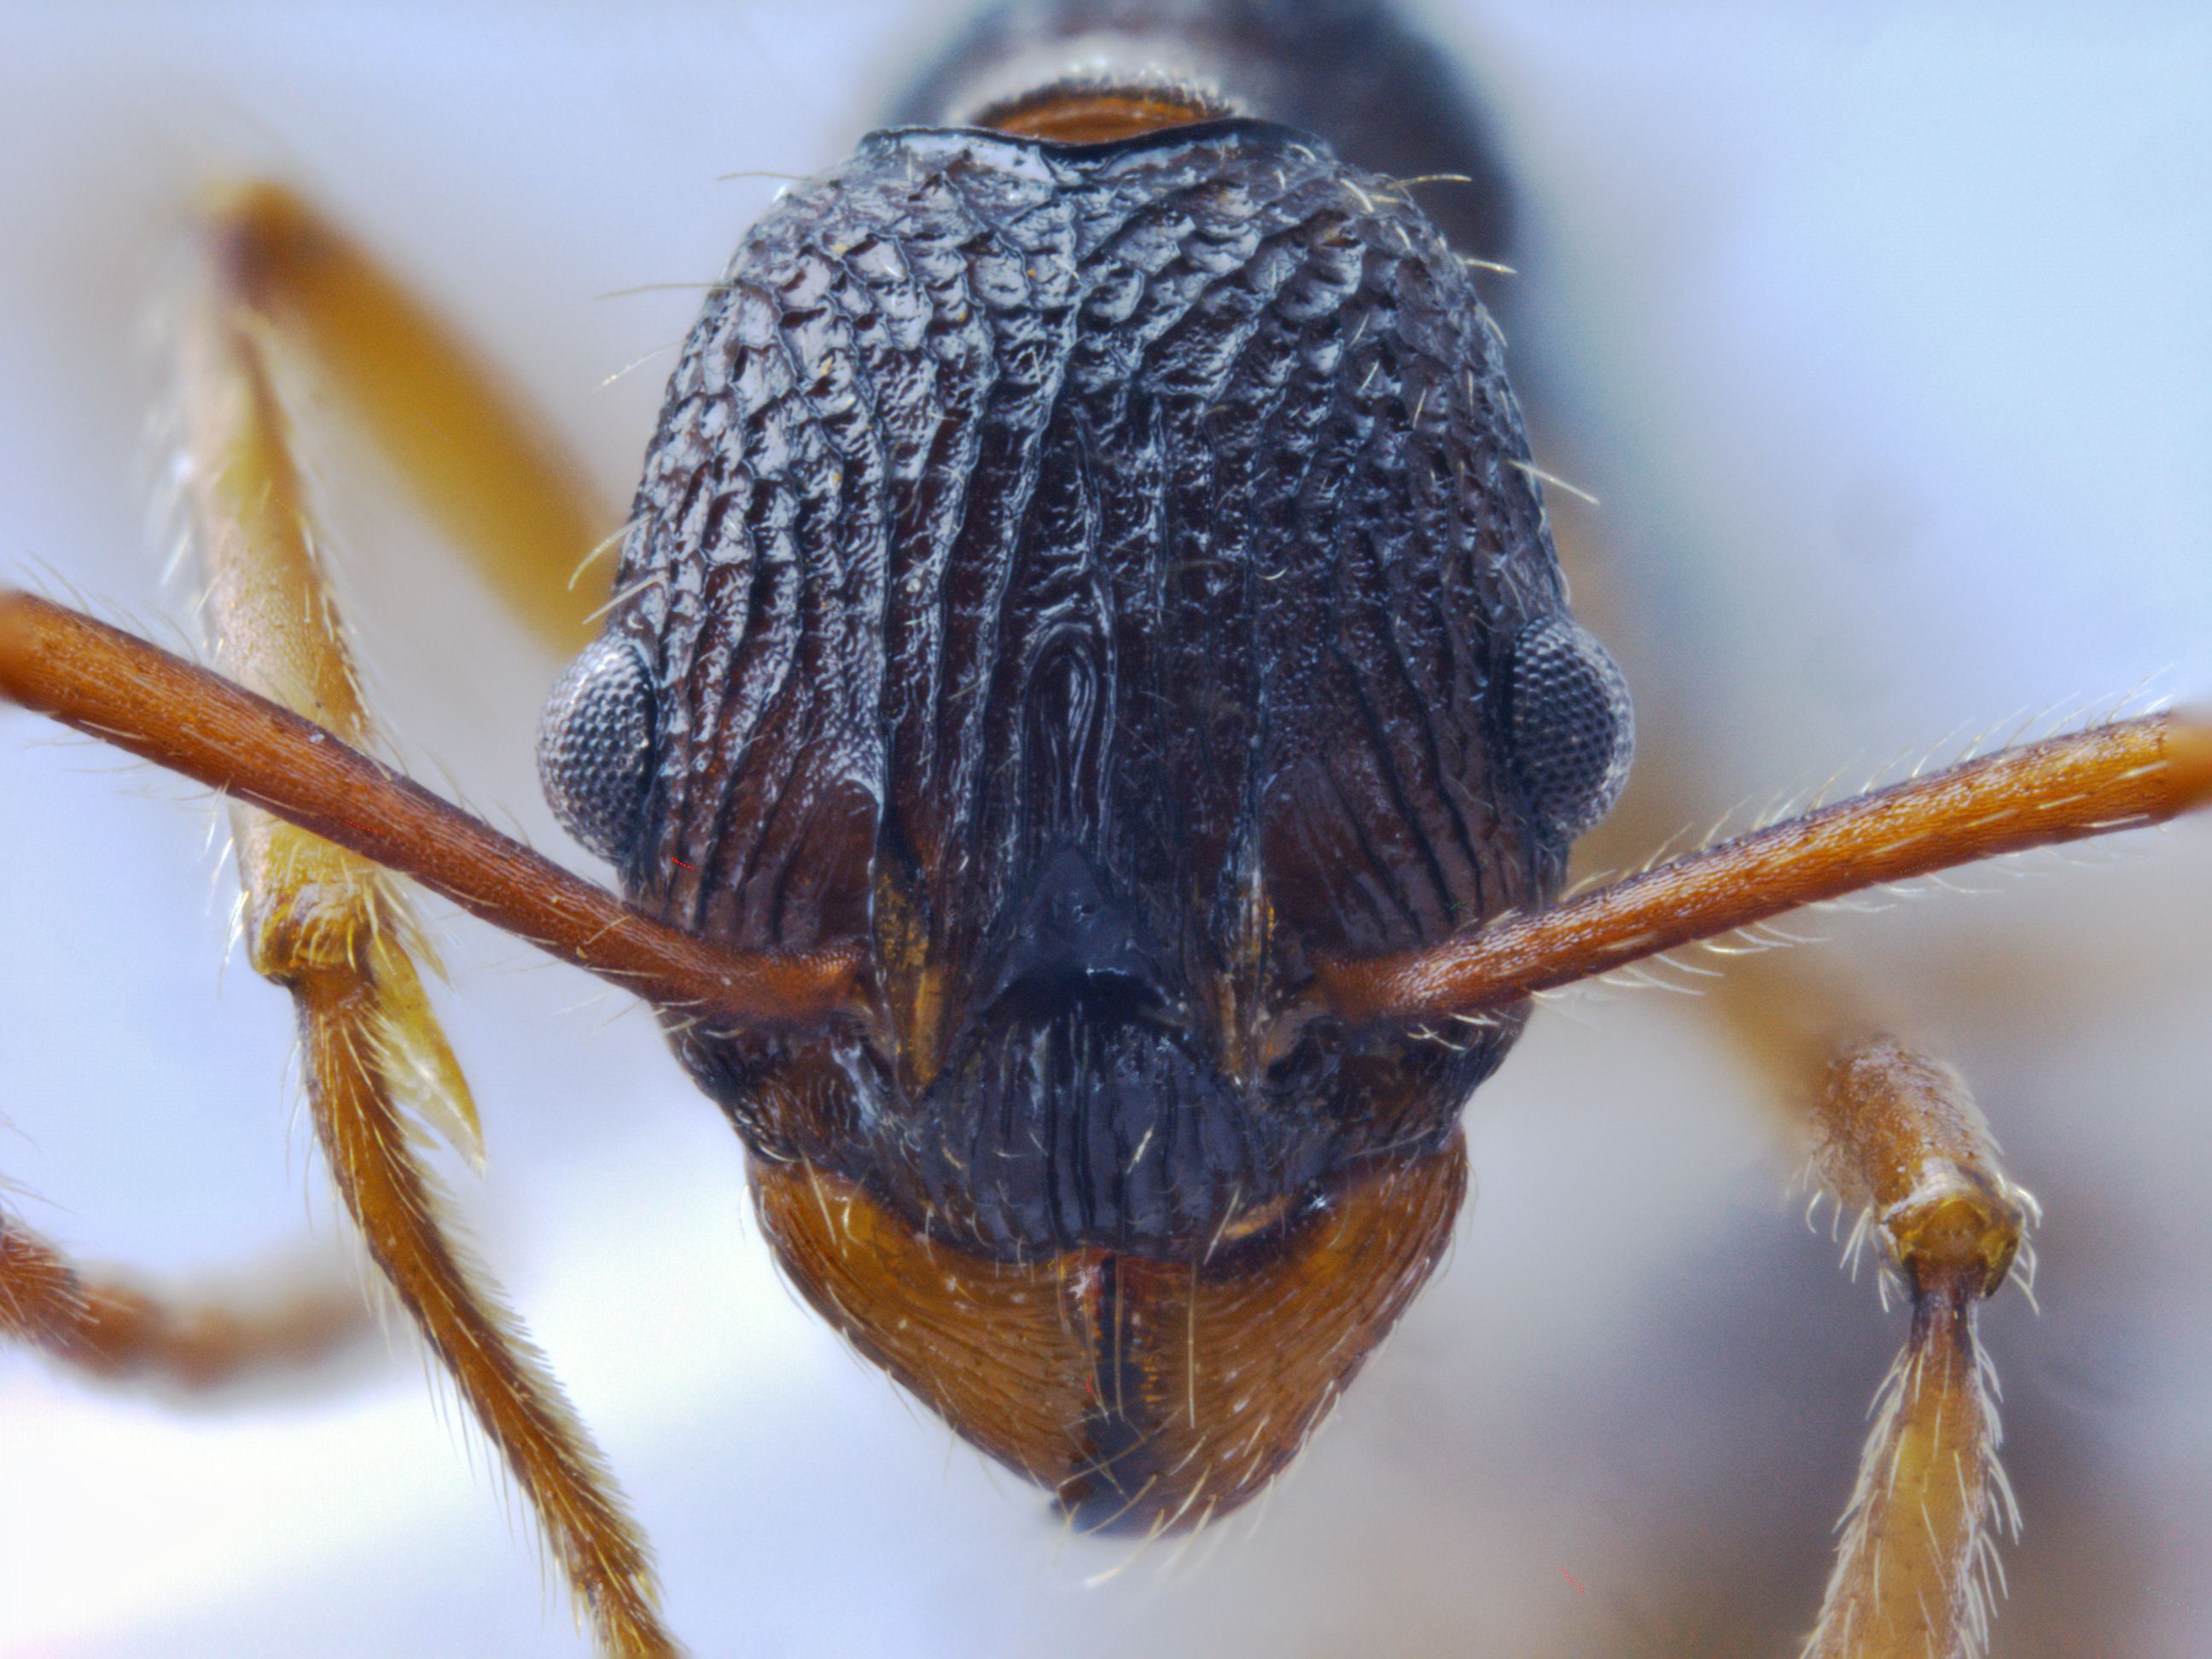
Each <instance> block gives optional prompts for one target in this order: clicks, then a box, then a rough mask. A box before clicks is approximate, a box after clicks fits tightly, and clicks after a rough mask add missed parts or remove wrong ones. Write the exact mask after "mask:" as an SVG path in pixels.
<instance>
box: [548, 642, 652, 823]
mask: <svg viewBox="0 0 2212 1659" xmlns="http://www.w3.org/2000/svg"><path fill="white" fill-rule="evenodd" d="M652 773H653V671H652V670H651V669H650V668H649V667H648V666H647V664H646V660H645V653H643V652H642V651H641V650H640V649H639V648H638V647H636V646H635V644H633V643H632V642H631V641H629V640H626V639H617V638H609V637H606V636H604V635H603V636H601V637H600V638H599V639H596V640H594V641H592V642H591V644H589V645H587V646H586V647H584V649H583V650H582V652H581V653H579V655H578V656H577V658H576V659H575V660H574V662H572V663H570V664H569V665H568V669H567V671H565V672H564V673H562V676H561V678H559V679H558V680H557V681H556V682H555V683H554V686H553V691H552V695H551V696H548V697H547V698H546V699H545V713H544V715H543V717H542V718H541V719H540V720H539V722H538V781H539V783H540V784H541V785H542V786H543V787H544V790H545V799H546V800H547V801H548V802H549V803H550V805H552V808H553V816H554V817H556V818H558V819H560V820H561V827H562V829H566V830H567V831H568V833H569V834H570V835H572V836H574V837H575V838H576V839H577V840H578V841H580V842H582V843H583V844H584V845H585V846H586V847H588V848H591V850H592V852H594V853H597V854H599V856H600V857H601V858H603V859H606V860H610V861H611V862H613V863H616V864H620V863H622V862H623V860H626V859H627V858H628V857H629V854H630V851H631V848H633V846H634V845H635V842H636V840H637V832H638V827H639V820H640V819H641V817H642V816H643V814H644V811H645V797H646V792H647V788H648V787H649V786H650V785H651V782H652Z"/></svg>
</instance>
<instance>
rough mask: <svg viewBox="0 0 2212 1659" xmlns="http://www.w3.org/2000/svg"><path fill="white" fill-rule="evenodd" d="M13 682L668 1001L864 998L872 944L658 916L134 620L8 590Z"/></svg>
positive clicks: (738, 1003) (2, 622)
mask: <svg viewBox="0 0 2212 1659" xmlns="http://www.w3.org/2000/svg"><path fill="white" fill-rule="evenodd" d="M0 698H5V699H6V700H8V701H9V702H19V703H21V704H22V705H23V706H24V707H25V708H31V709H34V710H36V711H37V712H38V713H40V714H47V715H51V716H52V718H54V719H55V720H59V721H61V722H62V723H63V724H64V725H65V726H74V727H75V728H76V730H78V731H80V732H85V733H87V734H88V735H89V736H92V737H95V738H100V739H102V740H103V741H105V742H107V743H112V744H115V745H116V746H118V748H122V749H125V750H130V752H131V753H132V754H134V755H137V756H139V757H142V758H143V759H146V760H149V761H152V762H153V763H155V765H157V766H163V767H167V769H169V770H171V771H173V772H180V773H182V774H184V775H185V776H186V777H189V778H193V779H196V780H197V781H199V782H202V783H204V784H208V785H210V786H212V787H215V788H217V789H220V790H222V791H224V792H225V793H228V794H232V795H235V796H236V797H238V798H239V799H241V800H245V801H248V802H251V803H252V805H256V806H259V807H262V808H264V809H266V810H267V811H270V812H273V813H275V814H276V816H277V817H281V818H283V819H285V820H287V821H288V822H289V823H295V824H298V825H299V826H300V827H301V829H306V830H308V831H310V832H312V833H313V834H315V835H318V836H322V837H323V838H324V839H325V840H326V841H331V842H336V843H337V845H339V846H341V847H343V848H348V849H349V851H352V852H355V853H358V854H361V855H362V857H363V858H368V859H373V860H375V861H376V862H377V863H379V864H380V865H382V866H385V867H386V869H389V870H392V871H395V872H398V873H399V874H401V875H404V876H410V877H412V878H414V879H415V880H416V881H418V882H420V883H422V885H423V886H425V887H427V888H428V889H429V890H431V891H432V892H434V893H437V894H440V895H442V896H444V897H446V898H448V899H451V900H452V901H453V902H454V903H455V904H458V905H459V906H460V907H461V908H463V909H464V910H466V911H467V912H468V913H469V914H470V915H473V916H477V917H479V918H481V919H482V920H483V921H489V922H490V923H491V924H492V925H493V926H494V927H501V928H504V929H505V930H506V931H507V932H508V933H513V934H514V935H515V936H516V937H518V938H520V939H526V940H528V941H529V942H530V943H531V944H532V945H537V946H538V948H539V949H540V950H542V951H547V952H549V953H550V954H551V955H553V956H556V957H562V958H563V959H564V960H566V961H568V962H573V963H575V964H576V965H577V966H578V967H580V968H585V969H590V970H591V971H592V973H595V974H598V975H600V976H601V977H603V978H605V979H610V980H612V981H616V982H617V984H620V985H621V986H623V988H625V989H626V990H629V991H633V992H635V993H636V994H638V995H639V996H641V997H643V998H645V999H646V1000H647V1001H649V1002H653V1003H655V1004H658V1005H659V1006H663V1007H677V1008H682V1009H684V1011H686V1012H696V1013H698V1014H700V1015H702V1016H705V1017H707V1018H713V1019H720V1020H727V1021H733V1022H738V1023H742V1024H776V1025H797V1024H817V1023H819V1022H821V1021H823V1020H824V1019H827V1018H829V1017H831V1016H833V1015H835V1014H836V1013H839V1012H843V1011H846V1010H849V1009H853V1008H854V1007H856V1006H858V983H857V981H858V975H859V972H860V952H859V951H856V950H847V951H822V952H817V953H815V954H812V955H809V956H801V957H783V956H772V955H767V954H757V955H756V954H748V953H745V952H742V951H726V950H723V949H721V948H720V947H719V946H716V945H710V944H708V943H707V942H706V941H705V940H703V939H696V938H695V937H693V936H692V935H690V934H689V933H679V932H678V931H677V930H676V929H674V928H672V927H665V926H664V925H663V924H661V923H659V922H657V921H653V919H652V918H650V917H648V916H645V915H641V914H639V913H638V912H637V911H635V910H634V909H632V908H630V907H629V905H627V904H625V903H623V901H622V900H621V899H620V898H618V897H617V896H615V895H614V894H612V893H610V892H608V891H607V890H605V888H602V887H597V886H594V885H593V884H592V883H590V882H587V881H586V880H584V879H582V878H580V877H578V876H574V875H572V874H570V873H569V872H568V871H566V870H563V869H562V868H561V866H558V865H556V864H555V863H554V862H553V861H552V860H550V859H547V858H545V857H544V856H543V855H542V854H538V853H534V852H532V851H531V849H530V848H527V847H525V846H524V845H522V843H521V842H517V841H514V840H512V839H510V838H509V837H507V836H502V835H501V834H500V833H499V831H497V830H496V829H493V828H491V826H490V825H489V824H486V823H481V822H479V821H478V820H477V819H476V818H473V817H470V816H469V815H468V814H467V813H465V812H464V811H460V810H459V808H458V807H455V806H453V805H449V804H448V803H447V802H445V801H443V800H441V799H438V797H437V796H435V795H434V794H432V793H430V792H429V791H428V790H427V789H424V788H423V787H422V786H421V785H419V784H417V783H415V782H413V781H411V780H410V779H408V778H406V777H404V776H402V775H400V774H398V772H395V771H393V770H392V769H391V768H390V767H387V766H384V765H381V764H380V763H377V762H375V761H373V760H371V759H369V758H368V757H367V756H366V755H363V754H362V753H361V752H360V751H359V750H354V749H350V748H349V747H347V746H346V744H343V743H342V742H340V741H339V740H338V739H337V738H336V737H334V736H332V735H331V733H330V732H325V731H324V730H323V729H322V728H321V727H320V726H317V725H315V724H314V723H313V721H311V720H301V718H300V717H299V716H298V715H296V714H291V713H289V712H288V711H287V710H285V709H283V708H279V707H278V706H277V705H276V704H275V703H273V702H270V701H269V700H268V699H267V698H265V697H259V696H255V695H254V694H253V693H252V692H251V691H247V690H243V689H241V688H240V687H239V686H235V685H233V684H231V683H230V682H229V681H228V680H226V679H224V678H222V677H221V676H220V675H217V674H212V673H210V672H209V671H207V670H206V669H204V668H198V667H195V666H194V665H192V664H191V663H188V662H185V660H184V659H181V658H179V657H175V656H172V655H171V654H170V653H167V652H166V651H163V650H161V649H159V648H158V647H155V646H151V645H149V644H148V643H146V641H143V640H141V639H137V638H135V637H134V636H132V635H129V634H126V633H124V632H123V631H122V630H120V629H114V628H110V627H108V626H107V625H106V623H98V622H94V620H93V619H92V618H91V617H86V616H83V615H82V614H80V613H79V612H77V611H70V610H69V609H67V608H65V607H64V606H61V605H55V604H52V602H51V601H48V600H46V599H38V598H36V597H34V596H33V595H31V594H28V593H22V592H8V591H0Z"/></svg>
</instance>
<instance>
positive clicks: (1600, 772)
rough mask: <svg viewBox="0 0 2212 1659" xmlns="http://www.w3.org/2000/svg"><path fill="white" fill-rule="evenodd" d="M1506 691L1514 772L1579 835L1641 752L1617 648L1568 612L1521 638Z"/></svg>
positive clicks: (1544, 808)
mask: <svg viewBox="0 0 2212 1659" xmlns="http://www.w3.org/2000/svg"><path fill="white" fill-rule="evenodd" d="M1505 697H1506V711H1507V712H1506V729H1507V732H1508V734H1509V738H1510V747H1511V750H1512V756H1513V771H1514V775H1515V776H1516V777H1517V778H1518V779H1519V780H1520V781H1521V785H1522V788H1523V789H1524V790H1525V791H1526V792H1527V794H1528V805H1529V806H1530V808H1531V810H1533V811H1534V813H1535V815H1536V817H1538V818H1539V819H1540V820H1541V822H1543V823H1547V824H1548V825H1550V826H1551V827H1552V829H1553V833H1555V834H1556V835H1558V836H1559V837H1560V838H1561V839H1562V840H1572V839H1573V838H1574V837H1575V836H1579V835H1580V834H1582V832H1583V830H1585V829H1589V827H1590V826H1591V825H1592V824H1594V823H1596V822H1597V821H1598V820H1599V819H1600V818H1601V817H1604V816H1605V815H1606V813H1607V811H1610V810H1611V809H1612V806H1613V802H1614V801H1616V800H1618V799H1620V791H1621V788H1622V787H1623V786H1624V785H1626V783H1627V781H1628V765H1629V762H1630V760H1631V759H1632V757H1633V756H1634V754H1635V751H1636V723H1635V718H1634V716H1633V714H1632V712H1631V710H1630V706H1629V702H1628V684H1627V682H1626V681H1625V680H1624V679H1622V678H1621V677H1620V667H1619V665H1616V664H1615V663H1614V661H1613V657H1612V654H1611V653H1608V652H1607V650H1606V648H1605V647H1603V646H1602V645H1600V644H1599V643H1598V642H1597V641H1596V639H1595V637H1593V636H1592V635H1591V634H1590V633H1589V630H1588V629H1584V628H1583V627H1582V626H1581V625H1580V624H1579V623H1577V622H1576V621H1575V619H1574V618H1573V617H1570V616H1568V615H1566V614H1565V612H1564V611H1562V612H1559V613H1558V614H1556V615H1553V616H1549V617H1544V618H1543V619H1542V620H1541V621H1540V622H1536V623H1531V624H1530V625H1529V626H1528V627H1527V628H1525V629H1522V631H1521V632H1520V634H1519V635H1517V636H1516V638H1515V639H1514V641H1513V644H1512V647H1511V649H1510V652H1509V653H1508V656H1507V666H1506V684H1505Z"/></svg>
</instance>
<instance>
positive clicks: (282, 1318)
mask: <svg viewBox="0 0 2212 1659" xmlns="http://www.w3.org/2000/svg"><path fill="white" fill-rule="evenodd" d="M370 1328H371V1322H370V1320H369V1318H368V1307H367V1304H364V1303H363V1302H362V1298H361V1297H360V1296H359V1294H357V1293H356V1291H354V1289H353V1288H352V1287H351V1286H350V1285H343V1286H341V1285H327V1284H326V1285H315V1286H302V1287H300V1288H297V1289H294V1290H290V1291H280V1292H278V1293H276V1294H271V1295H267V1296H264V1297H256V1298H252V1299H248V1300H241V1301H237V1302H229V1301H215V1300H187V1299H184V1298H179V1297H165V1296H160V1295H157V1294H155V1292H153V1291H150V1290H148V1289H146V1288H144V1287H143V1286H140V1285H136V1284H133V1283H131V1282H130V1281H129V1280H128V1279H124V1278H121V1277H118V1276H116V1275H112V1274H105V1273H88V1272H86V1271H84V1270H83V1269H82V1268H79V1267H76V1265H75V1264H74V1263H73V1262H71V1261H69V1260H68V1259H67V1258H66V1257H64V1255H62V1254H61V1252H60V1251H58V1250H57V1249H55V1248H54V1247H53V1246H52V1245H51V1244H49V1243H47V1242H46V1240H45V1239H43V1238H40V1237H39V1236H38V1235H37V1234H35V1233H33V1232H32V1231H30V1230H29V1229H28V1228H27V1227H24V1226H23V1225H21V1224H20V1223H18V1222H16V1221H15V1220H13V1219H12V1218H9V1216H8V1215H7V1214H6V1213H5V1212H0V1337H10V1338H13V1339H15V1340H17V1341H19V1342H27V1343H28V1344H30V1345H31V1346H33V1347H35V1348H38V1349H40V1350H42V1351H43V1352H46V1353H48V1354H51V1355H52V1356H53V1357H54V1358H57V1359H59V1360H61V1361H63V1362H64V1364H70V1365H74V1366H76V1367H77V1368H78V1369H79V1370H85V1371H89V1372H91V1373H92V1374H93V1375H94V1376H103V1377H116V1378H124V1377H129V1378H140V1377H144V1378H151V1379H154V1380H156V1381H159V1382H162V1383H168V1384H170V1385H172V1386H173V1387H176V1388H181V1389H193V1390H198V1389H219V1388H221V1387H222V1386H223V1385H224V1384H226V1383H232V1382H236V1381H239V1380H240V1379H242V1378H246V1377H249V1376H258V1375H261V1374H264V1373H266V1372H270V1371H276V1370H293V1369H296V1368H299V1367H302V1366H307V1365H313V1364H316V1363H317V1362H318V1361H319V1360H322V1359H325V1358H328V1357H329V1356H331V1355H332V1354H334V1353H337V1352H340V1351H341V1350H343V1349H344V1348H346V1347H349V1346H352V1344H353V1343H354V1342H356V1340H358V1339H360V1338H361V1337H362V1335H364V1334H366V1333H367V1332H368V1330H369V1329H370Z"/></svg>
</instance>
